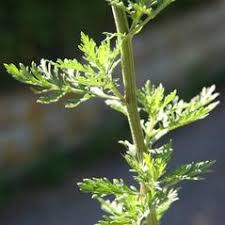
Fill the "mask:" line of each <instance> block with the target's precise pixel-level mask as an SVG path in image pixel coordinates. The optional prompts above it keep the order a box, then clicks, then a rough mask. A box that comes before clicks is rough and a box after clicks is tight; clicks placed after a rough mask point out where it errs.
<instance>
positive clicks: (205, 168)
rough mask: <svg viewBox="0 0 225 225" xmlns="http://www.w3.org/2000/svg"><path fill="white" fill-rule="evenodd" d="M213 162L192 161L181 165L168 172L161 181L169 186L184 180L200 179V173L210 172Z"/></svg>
mask: <svg viewBox="0 0 225 225" xmlns="http://www.w3.org/2000/svg"><path fill="white" fill-rule="evenodd" d="M213 164H215V161H205V162H197V163H195V162H192V163H190V164H186V165H182V166H180V167H178V168H177V169H175V170H173V171H172V172H170V173H168V174H167V175H166V176H165V177H164V179H163V181H162V182H163V183H165V184H166V185H167V186H168V185H169V186H171V185H176V184H177V183H179V182H181V181H184V180H201V179H202V177H201V175H202V174H204V173H208V172H210V168H211V167H212V165H213Z"/></svg>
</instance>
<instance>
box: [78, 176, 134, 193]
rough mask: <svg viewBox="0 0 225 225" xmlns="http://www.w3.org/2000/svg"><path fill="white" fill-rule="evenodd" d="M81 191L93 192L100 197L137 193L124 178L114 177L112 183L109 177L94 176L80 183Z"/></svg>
mask: <svg viewBox="0 0 225 225" xmlns="http://www.w3.org/2000/svg"><path fill="white" fill-rule="evenodd" d="M78 185H79V187H80V189H81V191H83V192H88V193H92V194H94V195H97V196H99V197H105V196H106V195H112V194H113V195H116V196H117V195H123V194H134V195H135V194H136V193H135V191H133V190H131V189H130V188H129V187H128V186H126V185H125V184H124V182H123V180H122V179H120V180H118V179H113V182H112V183H111V182H110V181H109V180H108V179H107V178H92V179H84V180H83V182H81V183H78Z"/></svg>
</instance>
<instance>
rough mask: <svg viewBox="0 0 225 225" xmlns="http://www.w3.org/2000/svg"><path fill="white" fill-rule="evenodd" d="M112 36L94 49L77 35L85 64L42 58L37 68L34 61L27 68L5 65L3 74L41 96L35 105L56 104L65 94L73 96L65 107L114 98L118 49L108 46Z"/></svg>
mask: <svg viewBox="0 0 225 225" xmlns="http://www.w3.org/2000/svg"><path fill="white" fill-rule="evenodd" d="M111 40H112V37H109V36H107V37H106V39H105V40H103V41H102V42H101V44H100V46H99V47H98V46H97V44H96V43H95V42H94V40H93V39H91V38H89V37H88V36H87V35H85V34H84V33H81V44H80V46H79V49H80V50H81V51H82V52H83V59H84V61H85V62H86V63H83V64H82V63H80V62H79V61H78V60H77V59H64V60H60V59H59V60H57V62H52V61H50V60H45V59H42V60H41V62H40V65H36V64H35V63H34V62H33V63H32V64H31V66H30V67H26V66H24V65H23V64H20V65H19V67H16V66H15V65H14V64H5V67H6V69H7V72H8V73H10V74H11V75H12V76H13V77H14V78H15V79H17V80H18V81H20V82H23V83H25V84H30V85H32V86H34V88H33V90H35V92H36V93H37V94H39V95H41V97H39V99H38V102H39V103H43V104H49V103H53V102H57V101H58V100H60V99H61V98H62V97H64V96H65V95H67V94H77V95H78V96H76V97H75V98H73V99H71V100H66V103H65V105H66V107H68V108H72V107H76V106H78V105H79V104H80V103H82V102H85V101H87V100H89V99H90V98H93V97H101V98H106V99H114V100H117V99H118V96H116V95H118V91H117V80H116V79H113V77H112V73H113V70H114V69H115V67H116V66H117V65H118V63H119V59H118V56H119V47H118V45H117V46H116V47H115V48H112V47H111Z"/></svg>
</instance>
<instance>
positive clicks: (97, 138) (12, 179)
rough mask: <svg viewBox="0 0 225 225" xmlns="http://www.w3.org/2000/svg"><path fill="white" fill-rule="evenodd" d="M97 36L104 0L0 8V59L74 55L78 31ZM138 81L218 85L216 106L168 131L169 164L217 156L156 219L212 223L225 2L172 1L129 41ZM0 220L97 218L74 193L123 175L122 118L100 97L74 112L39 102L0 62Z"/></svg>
mask: <svg viewBox="0 0 225 225" xmlns="http://www.w3.org/2000/svg"><path fill="white" fill-rule="evenodd" d="M81 30H82V31H84V32H86V33H87V34H89V35H90V36H92V37H93V38H95V39H96V40H97V41H100V40H101V39H102V37H103V36H102V35H101V33H102V32H103V31H109V32H111V31H114V25H113V20H112V16H111V11H110V8H109V7H108V6H107V4H106V3H105V1H104V0H95V1H93V0H82V1H81V0H80V1H79V0H77V1H72V0H64V1H57V0H55V1H52V0H39V1H32V0H17V1H13V0H8V1H1V6H0V64H1V65H2V64H3V63H4V62H7V63H10V62H14V63H18V62H23V63H25V64H29V63H30V62H31V61H39V60H40V59H41V58H42V57H43V58H49V59H53V60H55V59H57V58H64V57H67V58H71V57H72V58H73V57H78V58H79V57H80V55H79V51H77V48H76V46H77V44H78V43H79V40H80V31H81ZM135 57H136V66H137V79H138V84H139V85H142V84H143V83H144V81H145V80H146V79H151V80H152V81H153V82H155V83H159V82H162V83H163V84H164V85H165V86H166V87H167V89H168V91H169V90H171V89H174V88H176V89H177V90H178V92H179V93H180V95H181V96H182V97H183V98H184V99H190V97H191V96H193V95H195V94H197V93H198V92H199V91H200V90H201V87H202V86H207V85H208V86H209V85H211V84H213V83H215V84H216V85H217V89H218V91H219V92H220V93H221V95H220V101H221V104H220V106H219V107H218V108H217V109H216V110H215V111H214V112H213V113H212V114H211V115H210V116H209V117H208V118H207V119H205V120H204V121H200V122H197V123H195V124H193V125H190V126H188V127H186V128H183V129H180V130H178V131H176V132H174V133H173V134H172V135H171V136H170V138H171V137H172V138H173V139H174V148H175V154H174V159H173V162H172V164H173V165H178V164H180V163H185V162H190V161H192V160H207V159H216V160H217V164H216V166H215V167H214V172H213V173H211V174H209V175H207V179H206V181H203V182H200V183H191V184H190V183H188V184H184V185H183V188H182V190H181V193H180V197H181V201H179V202H177V203H175V204H174V206H173V207H172V209H171V210H170V211H169V213H168V214H167V215H166V217H165V219H164V221H163V222H162V225H163V224H171V225H172V224H173V225H180V224H183V225H217V224H223V221H224V219H225V215H224V212H225V142H224V137H225V104H224V102H225V95H224V94H225V92H224V90H225V85H224V84H225V2H224V1H223V0H213V1H212V0H204V1H202V0H180V1H177V2H176V3H175V4H173V5H172V6H171V7H169V8H168V9H167V10H166V11H164V13H163V14H161V15H160V16H159V17H158V18H157V19H156V20H155V21H153V22H152V23H151V24H150V25H148V26H147V27H146V28H145V30H144V32H143V33H142V34H141V35H139V36H138V37H137V38H136V39H135ZM0 74H1V76H0V92H1V95H0V224H3V225H28V224H29V225H30V224H32V225H40V224H42V225H62V224H66V225H91V224H94V223H95V222H96V221H97V220H98V219H99V218H100V216H101V211H100V209H99V206H98V204H97V203H96V202H94V201H93V200H91V199H90V198H89V197H90V196H88V195H84V194H80V193H79V191H78V189H77V187H76V185H75V184H76V182H77V181H79V180H81V179H82V178H84V177H91V176H106V177H109V178H112V177H123V178H125V179H126V180H128V181H129V180H130V179H131V178H130V176H129V174H128V172H127V166H126V164H125V163H124V161H123V158H122V156H121V152H122V151H123V149H122V147H121V146H120V145H118V144H117V141H118V140H121V139H125V138H130V137H129V130H128V126H127V123H126V120H125V119H124V118H123V117H122V116H120V115H117V114H116V113H114V112H111V111H110V110H109V109H107V108H106V106H105V105H104V103H102V102H101V101H92V102H90V103H87V104H84V105H82V106H81V107H80V108H78V109H75V110H65V109H64V108H63V105H62V104H60V103H59V104H55V105H49V106H46V105H38V104H36V103H35V96H34V95H33V93H32V92H31V91H30V90H29V88H28V87H25V86H24V85H22V84H19V83H17V82H16V81H14V80H13V79H12V78H11V77H10V76H8V75H7V74H6V73H5V70H4V68H3V67H2V66H1V67H0Z"/></svg>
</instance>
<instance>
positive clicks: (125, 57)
mask: <svg viewBox="0 0 225 225" xmlns="http://www.w3.org/2000/svg"><path fill="white" fill-rule="evenodd" d="M112 9H113V15H114V18H115V23H116V28H117V32H118V33H120V34H124V35H125V37H122V43H121V45H122V46H121V63H122V75H123V83H124V91H125V101H126V106H127V114H128V121H129V126H130V130H131V134H132V139H133V142H134V145H135V148H136V153H137V157H138V159H139V160H140V161H142V158H143V152H144V151H145V143H144V136H143V132H142V128H141V124H140V116H139V113H138V105H137V97H136V91H137V88H136V78H135V68H134V57H133V45H132V37H131V36H129V26H128V21H127V15H126V14H125V13H124V11H123V10H121V9H120V8H118V7H116V6H113V7H112ZM120 38H121V37H120Z"/></svg>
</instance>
